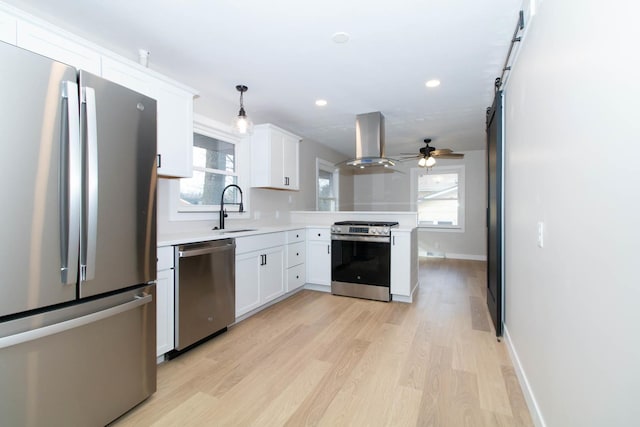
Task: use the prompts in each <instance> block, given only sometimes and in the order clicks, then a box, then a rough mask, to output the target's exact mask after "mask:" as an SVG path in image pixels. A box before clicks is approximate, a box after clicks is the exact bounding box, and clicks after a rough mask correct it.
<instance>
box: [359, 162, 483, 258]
mask: <svg viewBox="0 0 640 427" xmlns="http://www.w3.org/2000/svg"><path fill="white" fill-rule="evenodd" d="M464 154H465V157H464V159H460V160H453V159H446V160H444V159H440V160H438V163H437V164H436V166H435V167H434V171H436V170H437V166H438V165H442V166H451V165H464V166H465V230H464V232H457V231H426V230H424V229H422V230H421V231H420V232H419V234H418V249H419V252H420V255H421V256H426V255H427V252H431V253H436V254H441V255H445V256H448V257H452V258H453V257H455V258H470V259H486V220H485V218H486V205H487V196H486V194H487V189H486V152H485V150H476V151H466V152H465V153H464ZM416 164H417V160H416V162H403V163H401V164H400V165H399V166H398V167H396V169H399V172H393V173H380V172H377V171H379V170H380V169H379V168H375V169H365V170H364V171H365V173H357V174H356V175H355V177H354V193H355V198H354V205H355V210H357V211H411V210H415V207H414V205H413V203H414V200H413V195H412V194H411V168H414V167H416Z"/></svg>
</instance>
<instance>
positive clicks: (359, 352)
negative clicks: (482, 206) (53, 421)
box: [115, 259, 532, 427]
mask: <svg viewBox="0 0 640 427" xmlns="http://www.w3.org/2000/svg"><path fill="white" fill-rule="evenodd" d="M420 282H421V287H420V289H419V291H418V292H417V297H416V299H415V301H414V303H413V304H403V303H395V302H391V303H383V302H375V301H367V300H361V299H355V298H346V297H338V296H332V295H330V294H326V293H321V292H313V291H302V292H299V293H297V294H296V295H294V296H293V297H291V298H288V299H287V300H285V301H282V302H280V303H278V304H276V305H274V306H272V307H270V308H268V309H266V310H264V311H262V312H260V313H259V314H257V315H255V316H253V317H251V318H249V319H247V320H245V321H243V322H241V323H240V324H238V325H236V326H234V327H232V328H230V329H229V331H228V332H227V333H225V334H222V335H220V336H219V337H216V338H214V339H213V340H211V341H209V342H207V343H205V344H203V345H201V346H199V347H197V348H195V349H193V350H191V351H189V352H187V353H186V354H184V355H182V356H179V357H177V358H176V359H174V360H172V361H169V362H165V363H163V364H162V365H160V366H159V367H158V391H157V392H156V393H155V394H154V395H153V396H152V397H151V398H149V399H148V400H147V401H146V402H144V403H142V404H141V405H139V406H138V407H137V408H135V409H134V410H132V411H131V412H129V413H128V414H127V415H125V416H124V417H122V418H121V419H119V420H118V421H117V422H116V423H115V425H117V426H130V425H134V426H148V425H158V426H203V425H213V426H305V425H320V426H455V427H457V426H510V427H511V426H530V425H532V423H531V419H530V416H529V412H528V410H527V407H526V404H525V401H524V398H523V395H522V392H521V390H520V386H519V384H518V381H517V379H516V376H515V372H514V369H513V366H512V363H511V360H510V359H509V355H508V353H507V349H506V348H505V344H504V343H498V342H497V340H496V339H495V336H494V332H493V326H492V324H491V321H490V319H489V315H488V312H487V310H486V306H485V296H484V287H485V284H484V283H485V263H484V262H478V261H460V260H443V259H429V260H428V261H422V262H421V267H420Z"/></svg>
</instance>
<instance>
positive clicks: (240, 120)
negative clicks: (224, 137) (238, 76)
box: [231, 85, 253, 135]
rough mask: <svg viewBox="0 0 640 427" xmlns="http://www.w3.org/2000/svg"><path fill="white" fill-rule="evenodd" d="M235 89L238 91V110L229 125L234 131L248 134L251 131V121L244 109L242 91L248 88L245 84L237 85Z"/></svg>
mask: <svg viewBox="0 0 640 427" xmlns="http://www.w3.org/2000/svg"><path fill="white" fill-rule="evenodd" d="M236 90H237V91H238V92H240V111H238V115H237V116H235V117H234V118H233V121H232V123H231V126H232V127H233V130H234V132H235V133H237V134H239V135H250V134H251V133H252V132H253V122H252V121H251V119H250V118H249V116H247V113H246V112H245V111H244V96H243V95H244V93H245V92H246V91H247V90H249V88H248V87H246V86H245V85H237V86H236Z"/></svg>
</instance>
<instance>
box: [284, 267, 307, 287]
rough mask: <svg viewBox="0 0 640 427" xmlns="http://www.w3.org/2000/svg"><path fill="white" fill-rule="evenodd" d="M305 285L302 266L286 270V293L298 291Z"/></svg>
mask: <svg viewBox="0 0 640 427" xmlns="http://www.w3.org/2000/svg"><path fill="white" fill-rule="evenodd" d="M304 283H305V268H304V264H300V265H296V266H295V267H291V268H289V269H287V292H291V291H292V290H294V289H298V288H299V287H300V286H302V285H304Z"/></svg>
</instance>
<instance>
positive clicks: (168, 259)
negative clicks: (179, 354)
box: [156, 246, 174, 356]
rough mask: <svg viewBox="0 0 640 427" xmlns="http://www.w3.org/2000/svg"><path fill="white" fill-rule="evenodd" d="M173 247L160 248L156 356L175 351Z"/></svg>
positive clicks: (157, 282) (157, 284)
mask: <svg viewBox="0 0 640 427" xmlns="http://www.w3.org/2000/svg"><path fill="white" fill-rule="evenodd" d="M173 271H174V270H173V246H163V247H160V248H158V276H157V280H156V355H157V356H161V355H163V354H165V353H167V352H169V351H171V350H173V325H174V323H173V319H174V276H173Z"/></svg>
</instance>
